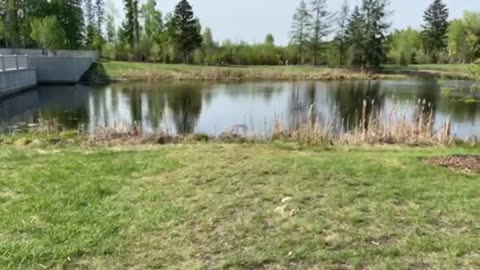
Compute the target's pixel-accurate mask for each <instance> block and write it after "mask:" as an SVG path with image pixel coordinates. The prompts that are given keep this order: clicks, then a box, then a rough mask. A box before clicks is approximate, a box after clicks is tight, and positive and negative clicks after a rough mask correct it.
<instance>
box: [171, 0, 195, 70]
mask: <svg viewBox="0 0 480 270" xmlns="http://www.w3.org/2000/svg"><path fill="white" fill-rule="evenodd" d="M173 22H174V27H175V36H174V41H175V47H176V49H177V50H178V51H179V52H180V53H181V54H182V56H183V61H184V63H188V58H189V55H190V54H191V53H192V52H193V51H194V50H195V49H197V48H200V46H201V45H202V36H201V34H200V31H201V27H200V23H199V21H198V19H197V18H195V17H194V16H193V10H192V6H191V5H190V4H189V3H188V1H187V0H181V1H180V2H179V3H178V4H177V6H176V7H175V12H174V19H173Z"/></svg>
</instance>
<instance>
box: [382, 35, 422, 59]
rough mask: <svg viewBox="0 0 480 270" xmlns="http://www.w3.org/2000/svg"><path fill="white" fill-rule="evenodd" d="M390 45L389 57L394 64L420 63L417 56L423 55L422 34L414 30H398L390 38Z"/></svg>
mask: <svg viewBox="0 0 480 270" xmlns="http://www.w3.org/2000/svg"><path fill="white" fill-rule="evenodd" d="M389 45H390V51H389V54H388V56H389V58H390V59H391V60H392V61H393V62H394V63H397V64H403V65H408V64H415V63H417V62H418V59H417V55H419V54H421V50H422V34H421V32H420V31H417V30H414V29H412V28H407V29H404V30H396V31H395V32H394V33H393V34H392V35H391V37H390V44H389ZM402 56H403V59H402ZM402 60H403V63H402Z"/></svg>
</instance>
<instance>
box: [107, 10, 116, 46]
mask: <svg viewBox="0 0 480 270" xmlns="http://www.w3.org/2000/svg"><path fill="white" fill-rule="evenodd" d="M116 40H117V31H116V30H115V19H114V18H113V16H112V15H111V14H110V15H108V16H107V41H108V42H109V43H114V42H115V41H116Z"/></svg>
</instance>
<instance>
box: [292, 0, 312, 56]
mask: <svg viewBox="0 0 480 270" xmlns="http://www.w3.org/2000/svg"><path fill="white" fill-rule="evenodd" d="M310 18H311V15H310V13H309V12H308V10H307V4H306V3H305V1H304V0H302V1H301V2H300V6H299V7H298V8H297V10H296V12H295V14H294V15H293V23H292V30H291V31H290V44H291V45H295V46H296V47H297V50H298V62H299V63H300V64H302V63H303V52H304V50H305V47H306V45H307V43H308V39H309V35H308V28H309V27H310V25H311V23H310Z"/></svg>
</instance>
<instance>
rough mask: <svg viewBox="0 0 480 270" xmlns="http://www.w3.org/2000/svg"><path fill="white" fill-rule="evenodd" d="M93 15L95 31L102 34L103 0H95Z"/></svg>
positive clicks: (103, 18) (103, 19)
mask: <svg viewBox="0 0 480 270" xmlns="http://www.w3.org/2000/svg"><path fill="white" fill-rule="evenodd" d="M95 16H96V23H97V25H96V26H97V32H98V34H99V35H102V33H103V29H102V28H103V23H104V22H105V0H95Z"/></svg>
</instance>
